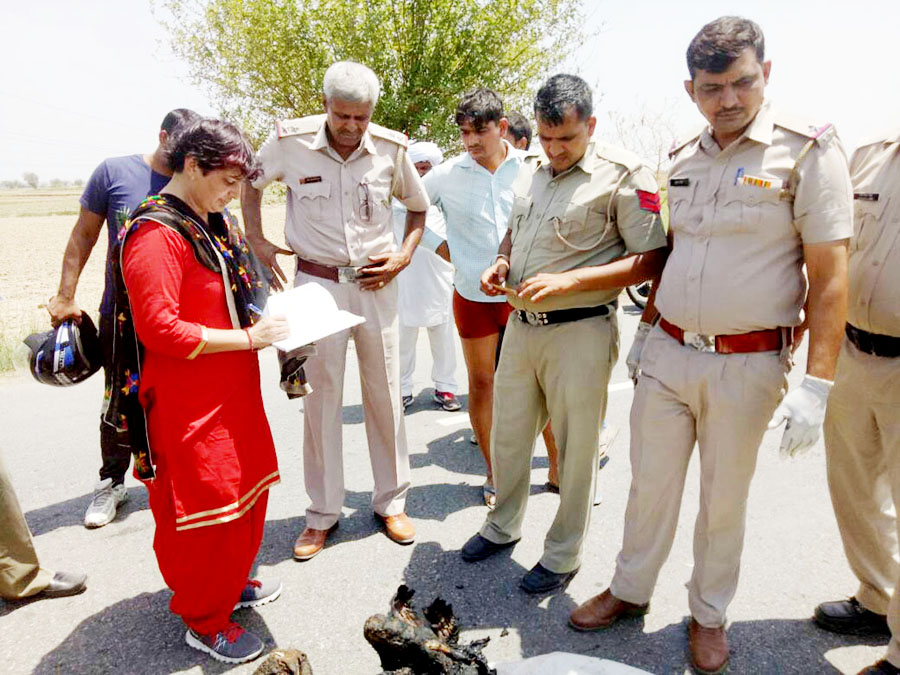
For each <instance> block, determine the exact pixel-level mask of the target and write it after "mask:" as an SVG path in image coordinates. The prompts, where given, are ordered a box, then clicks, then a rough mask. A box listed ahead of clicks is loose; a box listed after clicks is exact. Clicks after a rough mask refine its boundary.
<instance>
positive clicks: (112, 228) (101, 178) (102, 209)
mask: <svg viewBox="0 0 900 675" xmlns="http://www.w3.org/2000/svg"><path fill="white" fill-rule="evenodd" d="M168 182H169V176H164V175H162V174H161V173H156V172H155V171H154V170H153V169H151V168H150V165H149V164H147V163H146V162H145V161H144V157H143V155H128V156H127V157H112V158H110V159H105V160H103V162H101V163H100V166H98V167H97V168H96V169H94V173H92V174H91V178H90V180H89V181H88V183H87V186H86V187H85V188H84V193H83V194H82V195H81V205H82V206H83V207H84V208H86V209H87V210H88V211H91V212H93V213H96V214H97V215H100V216H105V217H106V229H107V231H108V233H109V251H108V253H107V256H106V287H105V288H104V290H103V301H102V302H101V303H100V313H101V314H104V315H106V314H110V313H111V312H112V311H113V296H114V291H113V278H112V253H113V251H114V250H115V243H116V240H117V238H118V236H119V230H120V229H121V228H122V225H123V224H124V222H125V220H126V219H127V218H128V214H129V213H131V211H132V210H134V209H135V207H137V205H138V204H140V203H141V202H142V201H144V199H146V198H147V196H149V195H155V194H159V191H160V190H162V189H163V187H165V185H166V183H168Z"/></svg>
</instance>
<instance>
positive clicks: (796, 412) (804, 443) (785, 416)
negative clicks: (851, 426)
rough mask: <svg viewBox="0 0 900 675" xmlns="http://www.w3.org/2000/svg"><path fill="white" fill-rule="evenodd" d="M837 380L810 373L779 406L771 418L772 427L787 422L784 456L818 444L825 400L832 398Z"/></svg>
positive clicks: (791, 455) (794, 454) (770, 424)
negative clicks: (832, 390)
mask: <svg viewBox="0 0 900 675" xmlns="http://www.w3.org/2000/svg"><path fill="white" fill-rule="evenodd" d="M833 385H834V382H830V381H829V380H823V379H822V378H820V377H813V376H812V375H806V376H805V377H804V378H803V383H802V384H801V385H800V386H799V387H798V388H797V389H794V390H793V391H790V392H788V394H787V396H785V397H784V400H783V401H782V402H781V405H779V406H778V407H777V408H776V409H775V414H774V415H772V419H771V420H770V421H769V429H775V428H777V427H779V426H781V423H782V422H787V424H785V426H784V436H782V437H781V456H782V458H787V457H796V456H797V455H800V454H802V453H804V452H806V451H807V450H809V449H810V448H811V447H812V446H814V445H815V444H816V441H817V440H819V434H820V433H821V432H822V422H824V421H825V404H826V403H827V402H828V392H830V391H831V387H832V386H833Z"/></svg>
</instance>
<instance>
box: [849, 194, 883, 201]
mask: <svg viewBox="0 0 900 675" xmlns="http://www.w3.org/2000/svg"><path fill="white" fill-rule="evenodd" d="M853 199H859V200H860V201H864V202H877V201H878V193H877V192H854V193H853Z"/></svg>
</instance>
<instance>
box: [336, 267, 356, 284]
mask: <svg viewBox="0 0 900 675" xmlns="http://www.w3.org/2000/svg"><path fill="white" fill-rule="evenodd" d="M337 274H338V283H339V284H352V283H354V282H356V280H357V279H359V268H358V267H352V266H349V267H338V268H337Z"/></svg>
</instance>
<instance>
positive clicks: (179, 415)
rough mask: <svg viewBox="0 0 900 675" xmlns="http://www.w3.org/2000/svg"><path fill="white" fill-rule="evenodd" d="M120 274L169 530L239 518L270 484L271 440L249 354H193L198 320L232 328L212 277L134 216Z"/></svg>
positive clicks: (178, 241) (174, 240)
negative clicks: (139, 353)
mask: <svg viewBox="0 0 900 675" xmlns="http://www.w3.org/2000/svg"><path fill="white" fill-rule="evenodd" d="M123 258H124V259H123V268H122V273H123V276H124V278H125V283H126V286H127V287H128V294H129V297H130V300H131V307H132V313H133V316H134V324H135V329H136V331H137V335H138V338H139V339H140V341H141V342H142V343H143V345H144V348H145V352H144V360H143V366H142V369H141V384H140V401H141V405H142V406H143V407H144V409H145V410H146V413H147V431H148V435H149V438H150V447H151V450H152V453H153V459H154V461H155V463H156V466H157V473H158V477H157V479H156V480H154V481H152V482H151V483H150V484H149V485H148V489H149V490H150V491H151V492H155V491H159V490H166V491H168V492H170V493H171V503H172V506H173V508H174V513H175V528H176V530H179V531H184V530H189V529H194V528H197V527H203V526H207V525H215V524H218V523H225V522H229V521H232V520H235V519H236V518H240V517H241V516H242V515H244V514H245V513H246V512H247V511H248V510H249V509H250V508H251V507H252V506H253V505H254V504H255V503H256V501H257V499H258V498H259V496H260V495H261V494H263V493H264V491H265V490H267V489H268V488H269V487H271V486H272V485H274V484H275V483H277V482H278V481H279V475H278V464H277V460H276V456H275V446H274V443H273V442H272V434H271V431H270V430H269V423H268V420H267V419H266V414H265V410H264V409H263V403H262V395H261V393H260V388H259V362H258V360H257V355H256V354H255V353H253V352H251V351H235V352H221V353H217V354H200V355H197V356H193V355H194V354H195V353H196V352H197V350H198V348H199V347H200V346H201V342H202V337H201V336H202V333H201V325H203V326H207V327H208V328H224V329H231V328H233V326H232V322H231V319H230V316H229V313H228V307H227V304H226V300H225V287H224V285H223V280H222V276H221V275H220V274H217V273H215V272H213V271H212V270H210V269H208V268H207V267H204V266H203V265H201V264H200V262H198V261H197V259H196V257H195V256H194V252H193V249H192V248H191V245H190V244H189V243H188V242H187V241H186V240H185V239H184V238H183V237H182V236H181V235H180V234H178V233H176V232H174V231H173V230H171V229H169V228H167V227H165V226H163V225H160V224H157V223H154V222H146V221H145V222H142V223H141V224H140V225H139V226H138V229H137V230H136V231H135V232H134V233H133V234H131V235H129V237H128V239H127V241H126V246H125V251H124V256H123Z"/></svg>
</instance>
